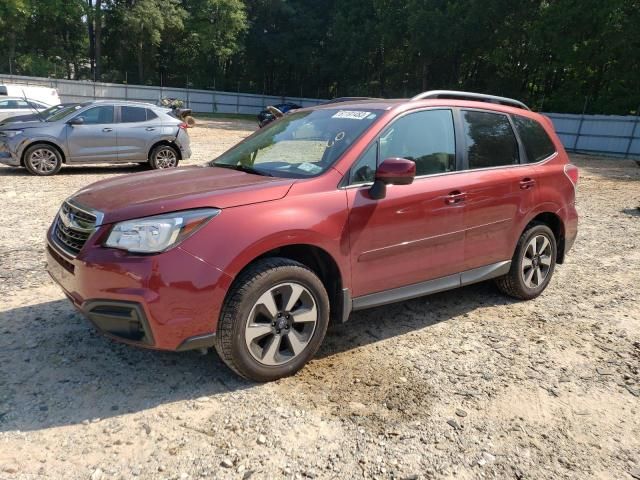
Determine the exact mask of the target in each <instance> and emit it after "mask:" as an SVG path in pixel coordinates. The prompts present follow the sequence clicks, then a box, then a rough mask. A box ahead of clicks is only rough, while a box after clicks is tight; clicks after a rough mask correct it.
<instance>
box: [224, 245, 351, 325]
mask: <svg viewBox="0 0 640 480" xmlns="http://www.w3.org/2000/svg"><path fill="white" fill-rule="evenodd" d="M272 257H279V258H286V259H289V260H293V261H296V262H299V263H301V264H302V265H304V266H305V267H307V268H309V269H310V270H311V271H312V272H314V273H315V274H316V275H317V276H318V278H320V281H321V282H322V284H323V285H324V287H325V289H326V290H327V294H328V296H329V304H330V312H331V317H330V321H331V322H338V323H340V322H342V321H343V312H344V304H345V287H344V283H345V282H344V279H343V278H342V277H343V276H342V272H341V270H340V266H339V265H338V262H337V261H336V260H335V259H334V258H333V256H332V255H331V254H330V253H329V252H327V251H326V250H325V249H324V248H321V247H318V246H317V245H312V244H308V243H295V244H289V245H282V246H279V247H276V248H272V249H270V250H267V251H265V252H263V253H261V254H260V255H258V256H256V257H254V258H253V259H252V260H251V261H249V262H248V263H247V264H246V265H245V266H244V267H243V268H242V269H241V270H240V271H239V272H238V273H237V275H235V278H234V281H235V279H236V278H239V277H240V276H241V274H242V273H243V272H244V271H245V270H246V269H248V268H250V267H251V266H252V265H253V264H254V263H255V262H256V261H258V260H262V259H264V258H272ZM231 290H232V289H231V288H230V289H229V291H231ZM227 294H228V293H227ZM347 298H348V294H347ZM349 307H350V305H349Z"/></svg>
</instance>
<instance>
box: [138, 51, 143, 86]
mask: <svg viewBox="0 0 640 480" xmlns="http://www.w3.org/2000/svg"><path fill="white" fill-rule="evenodd" d="M143 77H144V54H143V51H142V42H138V82H139V83H140V85H143V84H144V78H143Z"/></svg>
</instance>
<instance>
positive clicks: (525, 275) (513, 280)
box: [496, 223, 557, 300]
mask: <svg viewBox="0 0 640 480" xmlns="http://www.w3.org/2000/svg"><path fill="white" fill-rule="evenodd" d="M556 256H557V245H556V237H555V235H554V234H553V232H552V231H551V229H550V228H549V227H548V226H546V225H544V224H540V223H536V224H533V225H532V226H530V227H529V228H527V229H526V230H525V231H524V233H523V234H522V235H521V236H520V240H518V244H517V246H516V251H515V253H514V254H513V259H512V260H511V269H510V270H509V273H508V274H506V275H505V276H504V277H500V278H498V279H496V284H497V285H498V288H499V289H500V290H501V291H502V292H503V293H506V294H507V295H509V296H511V297H515V298H518V299H520V300H530V299H532V298H535V297H537V296H538V295H540V294H541V293H542V292H543V291H544V289H545V288H547V285H548V284H549V282H550V281H551V276H552V275H553V271H554V269H555V266H556Z"/></svg>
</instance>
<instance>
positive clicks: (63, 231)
mask: <svg viewBox="0 0 640 480" xmlns="http://www.w3.org/2000/svg"><path fill="white" fill-rule="evenodd" d="M95 227H96V216H95V215H93V214H92V213H89V212H87V211H85V210H81V209H80V208H78V207H76V206H74V205H72V204H70V203H67V202H65V203H63V204H62V207H61V208H60V211H59V212H58V216H57V217H56V220H55V224H54V226H53V239H54V241H55V242H56V244H57V245H58V246H59V247H61V248H62V249H63V250H65V251H66V252H67V253H70V254H71V255H77V254H78V253H79V252H80V250H82V247H83V246H84V244H85V243H86V242H87V240H88V239H89V237H90V236H91V234H92V233H93V231H94V229H95Z"/></svg>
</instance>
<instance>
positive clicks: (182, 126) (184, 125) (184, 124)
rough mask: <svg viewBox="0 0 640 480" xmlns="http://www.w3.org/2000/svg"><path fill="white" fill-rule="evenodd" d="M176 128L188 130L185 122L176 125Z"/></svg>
mask: <svg viewBox="0 0 640 480" xmlns="http://www.w3.org/2000/svg"><path fill="white" fill-rule="evenodd" d="M178 128H181V129H182V130H186V129H187V128H189V125H188V124H187V123H186V122H182V123H181V124H180V125H178Z"/></svg>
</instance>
